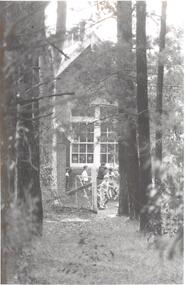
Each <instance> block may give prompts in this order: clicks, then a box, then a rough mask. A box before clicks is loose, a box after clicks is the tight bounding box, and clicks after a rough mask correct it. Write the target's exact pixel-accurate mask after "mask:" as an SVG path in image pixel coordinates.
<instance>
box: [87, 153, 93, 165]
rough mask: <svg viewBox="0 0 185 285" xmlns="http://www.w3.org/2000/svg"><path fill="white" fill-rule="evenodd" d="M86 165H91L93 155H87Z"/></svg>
mask: <svg viewBox="0 0 185 285" xmlns="http://www.w3.org/2000/svg"><path fill="white" fill-rule="evenodd" d="M87 163H93V154H88V155H87Z"/></svg>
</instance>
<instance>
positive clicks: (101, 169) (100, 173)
mask: <svg viewBox="0 0 185 285" xmlns="http://www.w3.org/2000/svg"><path fill="white" fill-rule="evenodd" d="M105 170H106V168H105V166H102V165H101V166H100V167H99V169H98V176H97V185H100V184H101V183H102V181H103V178H104V175H105Z"/></svg>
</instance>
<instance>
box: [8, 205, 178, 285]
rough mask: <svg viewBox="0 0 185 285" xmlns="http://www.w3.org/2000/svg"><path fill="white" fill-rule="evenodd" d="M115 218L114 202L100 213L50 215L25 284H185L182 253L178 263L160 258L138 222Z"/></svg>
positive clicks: (30, 256) (35, 246)
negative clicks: (184, 281)
mask: <svg viewBox="0 0 185 285" xmlns="http://www.w3.org/2000/svg"><path fill="white" fill-rule="evenodd" d="M116 213H117V203H115V202H114V203H111V204H110V205H109V208H108V209H107V210H102V211H99V213H98V214H94V213H90V212H87V211H83V210H78V211H76V210H71V209H63V210H62V209H55V210H53V211H51V212H50V213H48V214H47V216H46V217H45V220H44V231H43V238H42V239H41V240H40V241H34V242H33V247H32V250H31V254H30V253H29V254H27V260H29V262H28V266H29V269H28V270H27V273H28V274H27V275H29V280H25V283H27V284H30V283H31V284H161V283H162V284H175V283H183V279H182V278H183V277H182V276H183V260H182V256H180V255H178V254H177V256H176V257H175V258H174V259H173V260H168V259H167V258H166V256H165V255H161V256H160V251H159V250H158V249H156V248H155V247H154V245H153V243H150V240H148V239H147V237H146V236H143V235H142V234H141V233H140V232H139V230H138V223H137V222H136V221H132V220H130V219H128V218H126V217H118V216H116ZM23 267H24V266H23ZM24 270H26V269H24ZM27 278H28V276H27ZM14 282H15V280H14ZM15 283H18V281H17V282H15Z"/></svg>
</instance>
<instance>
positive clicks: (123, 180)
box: [117, 1, 139, 217]
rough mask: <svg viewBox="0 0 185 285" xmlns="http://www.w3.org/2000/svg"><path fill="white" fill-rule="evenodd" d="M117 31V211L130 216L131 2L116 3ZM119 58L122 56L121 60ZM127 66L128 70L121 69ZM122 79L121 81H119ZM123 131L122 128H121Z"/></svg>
mask: <svg viewBox="0 0 185 285" xmlns="http://www.w3.org/2000/svg"><path fill="white" fill-rule="evenodd" d="M117 31H118V50H119V51H120V53H119V54H118V70H119V74H118V79H119V81H118V83H120V84H121V86H120V87H121V88H120V90H119V93H118V101H119V114H120V115H119V125H120V135H119V138H120V139H119V144H118V147H119V170H120V197H119V198H120V199H119V209H118V210H119V211H118V213H119V214H120V215H121V213H122V214H126V215H130V216H131V217H134V216H137V215H138V203H137V197H136V195H137V192H138V169H139V167H138V152H137V143H136V124H135V123H134V120H133V117H132V116H125V115H124V114H123V110H124V109H125V108H126V109H129V108H132V110H133V111H134V109H135V108H136V97H135V94H134V93H135V92H134V84H133V82H132V79H131V78H130V77H129V74H128V73H129V71H128V70H130V72H131V71H132V70H133V65H132V2H131V1H118V3H117ZM120 58H122V59H124V60H123V61H122V60H121V62H122V63H121V62H120ZM124 70H127V72H124ZM121 81H122V82H121ZM124 129H125V131H124V132H123V130H124Z"/></svg>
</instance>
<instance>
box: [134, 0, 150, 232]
mask: <svg viewBox="0 0 185 285" xmlns="http://www.w3.org/2000/svg"><path fill="white" fill-rule="evenodd" d="M136 19H137V26H136V68H137V110H138V136H139V159H140V179H139V186H140V204H141V205H142V209H141V213H140V230H142V231H143V230H144V231H145V230H147V228H148V227H149V221H150V218H149V214H148V213H147V212H146V210H145V206H146V205H147V204H148V186H149V185H150V184H151V182H152V175H151V154H150V126H149V110H148V92H147V59H146V2H145V1H137V2H136Z"/></svg>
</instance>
